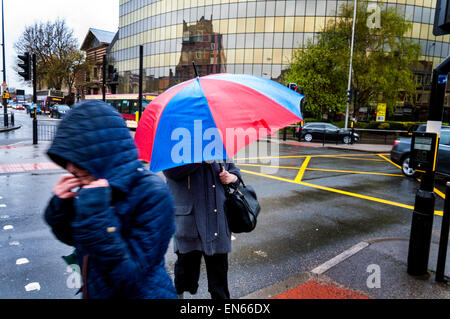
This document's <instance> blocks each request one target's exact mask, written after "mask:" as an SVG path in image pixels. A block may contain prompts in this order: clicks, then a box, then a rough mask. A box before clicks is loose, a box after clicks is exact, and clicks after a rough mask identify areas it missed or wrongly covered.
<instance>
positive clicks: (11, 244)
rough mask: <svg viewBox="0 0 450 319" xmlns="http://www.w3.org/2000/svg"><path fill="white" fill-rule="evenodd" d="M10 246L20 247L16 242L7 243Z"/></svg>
mask: <svg viewBox="0 0 450 319" xmlns="http://www.w3.org/2000/svg"><path fill="white" fill-rule="evenodd" d="M9 245H10V246H20V243H19V242H18V241H12V242H10V243H9Z"/></svg>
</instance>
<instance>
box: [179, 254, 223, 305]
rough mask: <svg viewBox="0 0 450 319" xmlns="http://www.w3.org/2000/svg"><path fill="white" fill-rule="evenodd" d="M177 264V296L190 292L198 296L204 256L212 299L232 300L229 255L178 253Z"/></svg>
mask: <svg viewBox="0 0 450 319" xmlns="http://www.w3.org/2000/svg"><path fill="white" fill-rule="evenodd" d="M177 256H178V259H177V261H176V262H175V280H174V281H175V288H176V289H177V294H179V295H180V294H182V293H183V292H185V291H189V292H190V293H191V294H193V295H194V294H196V293H197V289H198V280H199V278H200V264H201V260H202V256H203V257H204V259H205V264H206V275H207V278H208V291H209V293H210V294H211V299H230V292H229V291H228V254H216V255H213V256H207V255H205V254H204V253H203V252H201V251H192V252H188V253H186V254H180V253H178V252H177Z"/></svg>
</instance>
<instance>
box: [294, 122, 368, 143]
mask: <svg viewBox="0 0 450 319" xmlns="http://www.w3.org/2000/svg"><path fill="white" fill-rule="evenodd" d="M298 134H300V138H302V139H304V140H305V141H306V142H311V141H312V140H315V139H317V140H323V139H324V134H325V140H326V141H336V138H337V140H338V141H342V142H344V143H345V144H350V143H351V135H352V132H351V131H350V130H344V129H341V128H339V127H337V126H335V125H333V124H330V123H321V122H313V123H308V124H305V126H303V127H302V128H300V129H299V132H298ZM353 141H354V142H358V141H359V135H358V134H357V133H354V134H353Z"/></svg>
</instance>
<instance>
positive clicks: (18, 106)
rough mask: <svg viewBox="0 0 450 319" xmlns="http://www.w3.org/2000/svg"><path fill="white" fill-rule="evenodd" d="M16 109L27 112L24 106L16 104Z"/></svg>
mask: <svg viewBox="0 0 450 319" xmlns="http://www.w3.org/2000/svg"><path fill="white" fill-rule="evenodd" d="M15 108H16V110H25V106H23V105H22V104H15Z"/></svg>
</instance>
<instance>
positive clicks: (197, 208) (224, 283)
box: [164, 162, 240, 299]
mask: <svg viewBox="0 0 450 319" xmlns="http://www.w3.org/2000/svg"><path fill="white" fill-rule="evenodd" d="M222 168H223V170H222ZM164 175H165V176H166V177H167V183H168V185H169V188H170V190H171V191H172V195H173V197H174V201H175V225H176V230H175V240H174V250H175V253H176V254H177V261H176V263H175V272H174V273H175V288H176V290H177V294H178V296H179V298H183V294H184V292H185V291H188V292H190V293H191V294H196V293H197V289H198V281H199V277H200V264H201V259H202V257H203V258H204V260H205V264H206V272H207V278H208V291H209V293H210V295H211V299H230V292H229V289H228V254H229V253H230V252H231V232H230V230H229V228H228V223H227V218H226V215H225V211H224V203H225V199H226V198H225V190H224V187H223V186H222V185H233V184H236V183H239V180H238V176H240V171H239V169H238V168H237V167H236V166H235V165H234V164H233V163H224V164H222V165H220V164H218V163H216V162H212V163H207V162H203V163H196V164H189V165H183V166H180V167H175V168H172V169H168V170H165V171H164Z"/></svg>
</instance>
